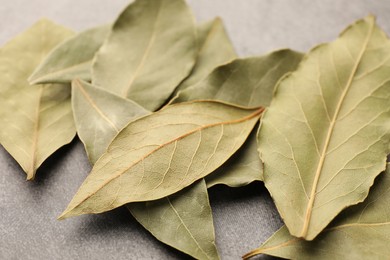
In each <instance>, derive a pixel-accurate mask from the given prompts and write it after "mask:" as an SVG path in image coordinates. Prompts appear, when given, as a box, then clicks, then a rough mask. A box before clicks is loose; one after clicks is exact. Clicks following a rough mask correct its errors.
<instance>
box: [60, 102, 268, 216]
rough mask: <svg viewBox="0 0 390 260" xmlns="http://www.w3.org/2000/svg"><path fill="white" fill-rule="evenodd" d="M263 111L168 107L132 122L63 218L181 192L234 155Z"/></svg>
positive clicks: (199, 104) (214, 105) (203, 105)
mask: <svg viewBox="0 0 390 260" xmlns="http://www.w3.org/2000/svg"><path fill="white" fill-rule="evenodd" d="M262 111H263V109H262V108H256V109H246V108H241V107H236V106H231V105H227V104H224V103H219V102H213V101H199V102H189V103H182V104H176V105H173V106H168V107H166V108H164V109H162V110H160V111H158V112H156V113H153V114H151V115H149V116H145V117H142V118H140V119H137V120H135V121H133V122H132V123H130V124H129V125H128V126H127V127H125V128H124V129H123V130H122V131H121V132H120V133H119V134H118V135H117V136H116V137H115V139H114V141H113V142H112V143H111V145H110V146H109V148H108V150H107V152H106V153H105V154H104V155H103V156H102V157H100V159H99V160H98V161H97V162H96V164H95V166H94V167H93V169H92V172H91V174H90V175H89V176H88V177H87V179H86V180H85V181H84V183H83V184H82V186H81V187H80V189H79V191H78V192H77V194H76V195H75V197H74V198H73V200H72V201H71V202H70V204H69V206H68V208H67V209H66V210H65V211H64V212H63V214H62V215H61V216H60V218H66V217H70V216H76V215H81V214H87V213H100V212H104V211H108V210H111V209H114V208H116V207H119V206H121V205H123V204H126V203H130V202H137V201H149V200H155V199H159V198H163V197H166V196H169V195H171V194H173V193H175V192H177V191H179V190H182V189H183V188H185V187H187V186H189V185H190V184H192V183H193V182H195V181H196V180H198V179H201V178H203V177H205V176H206V175H208V174H209V173H210V172H212V171H214V170H215V169H216V168H218V167H219V166H220V165H221V164H223V163H224V162H225V161H226V160H227V159H228V158H229V157H230V156H231V155H232V154H234V152H235V151H237V149H238V148H239V147H240V146H241V145H242V144H243V143H244V141H245V139H246V138H247V137H248V135H249V133H250V132H251V130H252V129H253V127H254V125H255V124H256V122H257V121H258V119H259V117H260V115H261V113H262Z"/></svg>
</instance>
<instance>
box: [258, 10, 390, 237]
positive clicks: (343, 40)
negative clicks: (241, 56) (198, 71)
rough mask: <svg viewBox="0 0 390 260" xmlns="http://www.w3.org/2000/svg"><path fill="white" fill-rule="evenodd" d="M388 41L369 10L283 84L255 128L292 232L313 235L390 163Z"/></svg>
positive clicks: (267, 178) (269, 183)
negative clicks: (367, 14)
mask: <svg viewBox="0 0 390 260" xmlns="http://www.w3.org/2000/svg"><path fill="white" fill-rule="evenodd" d="M389 57H390V41H389V40H388V38H387V37H386V35H385V34H384V33H383V31H381V30H380V29H379V28H378V27H377V26H376V25H375V19H374V18H373V17H372V16H369V17H367V18H365V19H363V20H359V21H358V22H356V23H355V24H353V25H351V26H350V27H348V28H347V29H346V30H345V31H344V32H343V33H342V34H341V35H340V37H339V38H338V39H337V40H335V41H334V42H331V43H329V44H323V45H320V46H318V47H316V48H314V49H313V50H312V51H311V52H310V53H309V54H308V55H307V56H306V57H305V58H304V60H303V61H302V63H301V64H300V66H299V68H298V70H297V71H295V72H293V73H291V74H290V75H288V76H286V77H285V78H284V79H283V80H282V81H281V82H280V84H279V85H278V87H277V90H276V94H275V97H274V99H273V101H272V104H271V106H270V107H269V109H268V110H267V112H266V113H265V114H264V115H263V117H262V121H261V125H260V131H259V135H258V143H259V152H260V155H261V158H262V160H263V162H264V182H265V185H266V187H267V189H268V190H269V191H270V193H271V196H272V197H273V199H274V200H275V203H276V206H277V209H278V211H279V213H280V214H281V216H282V218H283V220H284V221H285V223H286V226H287V227H288V229H289V231H290V233H291V234H292V235H294V236H297V237H302V238H304V239H306V240H312V239H314V238H315V237H316V236H317V235H318V234H319V233H320V232H321V231H322V230H323V229H324V228H325V227H326V226H327V225H328V224H329V223H330V221H331V220H332V219H333V218H334V217H336V216H337V215H338V214H339V213H340V211H341V210H343V209H344V208H345V207H348V206H350V205H354V204H357V203H359V202H361V201H363V200H364V199H365V198H366V197H367V194H368V190H369V188H370V187H371V185H372V184H373V181H374V178H375V177H376V176H377V175H378V174H379V173H380V172H382V171H383V170H384V169H385V166H386V156H387V154H388V153H389V152H390V151H389V141H390V140H389V139H390V59H389Z"/></svg>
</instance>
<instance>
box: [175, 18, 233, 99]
mask: <svg viewBox="0 0 390 260" xmlns="http://www.w3.org/2000/svg"><path fill="white" fill-rule="evenodd" d="M197 35H198V37H197V38H198V53H197V58H196V63H195V66H194V67H193V69H192V71H191V74H190V75H189V76H188V77H187V78H186V79H185V80H184V81H183V82H182V83H180V85H179V86H178V87H177V88H176V90H175V93H177V92H179V91H180V90H183V89H186V88H188V87H189V86H192V85H194V84H196V83H198V82H199V81H201V80H202V79H204V78H205V77H206V76H207V75H208V74H210V72H212V70H213V69H214V68H216V67H217V66H219V65H222V64H224V63H227V62H229V61H231V60H233V59H235V58H237V55H236V52H235V51H234V48H233V45H232V43H231V42H230V39H229V37H228V35H227V33H226V31H225V28H224V26H223V22H222V20H221V19H220V18H216V19H214V20H212V21H209V22H206V23H203V24H201V25H198V26H197Z"/></svg>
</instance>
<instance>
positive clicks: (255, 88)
mask: <svg viewBox="0 0 390 260" xmlns="http://www.w3.org/2000/svg"><path fill="white" fill-rule="evenodd" d="M301 59H302V54H301V53H299V52H295V51H292V50H288V49H286V50H279V51H275V52H272V53H270V54H267V55H264V56H259V57H249V58H243V59H235V60H233V61H232V62H230V63H228V64H225V65H221V66H219V67H217V68H215V69H214V70H213V71H212V72H211V73H210V75H208V76H207V77H206V78H205V79H204V80H202V81H200V82H199V83H197V84H195V85H193V86H191V87H189V88H187V89H185V90H182V91H180V92H179V93H178V94H177V96H176V97H174V98H173V100H172V101H171V103H179V102H184V101H189V100H199V99H202V100H205V99H213V100H220V101H224V102H228V103H232V104H236V105H240V106H247V107H255V106H268V105H269V104H270V102H271V99H272V94H273V91H274V87H275V85H276V83H277V82H278V80H279V79H280V78H281V77H282V76H283V75H284V74H286V73H287V72H290V71H293V70H295V69H296V68H297V66H298V64H299V62H300V61H301Z"/></svg>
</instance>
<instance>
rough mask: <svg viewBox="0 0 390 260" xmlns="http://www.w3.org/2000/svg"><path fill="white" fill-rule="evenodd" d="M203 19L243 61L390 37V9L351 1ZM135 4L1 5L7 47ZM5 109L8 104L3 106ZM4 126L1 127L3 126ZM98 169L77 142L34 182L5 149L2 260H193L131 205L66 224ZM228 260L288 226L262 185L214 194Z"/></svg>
mask: <svg viewBox="0 0 390 260" xmlns="http://www.w3.org/2000/svg"><path fill="white" fill-rule="evenodd" d="M188 2H189V4H190V6H191V7H192V8H193V12H194V14H195V16H196V18H197V19H198V21H205V20H208V19H212V18H213V17H215V16H220V17H222V19H223V21H224V23H225V26H226V28H227V31H228V33H229V35H230V37H231V39H232V41H233V43H234V46H235V48H236V50H237V52H238V53H239V55H240V56H251V55H262V54H264V53H267V52H270V51H272V50H274V49H280V48H286V47H288V48H292V49H296V50H299V51H308V50H309V49H310V48H311V47H313V46H314V45H317V44H319V43H322V42H327V41H331V40H332V39H334V38H336V37H337V35H338V33H339V32H340V31H342V30H343V29H344V28H345V27H346V26H347V25H348V24H350V23H352V22H353V21H355V20H357V19H359V18H361V17H364V16H365V15H367V14H369V13H372V14H375V15H376V16H377V18H378V23H379V24H380V26H381V27H382V28H383V29H384V30H385V31H386V32H387V33H388V34H389V33H390V19H389V18H390V2H389V1H387V0H383V1H379V0H376V1H374V0H372V1H368V0H367V1H358V0H355V1H350V0H322V1H320V0H300V1H298V0H245V1H244V0H241V1H239V0H189V1H188ZM127 4H128V0H115V1H114V0H77V1H74V0H55V1H54V0H33V1H31V0H1V1H0V45H3V44H4V43H5V42H6V41H7V40H9V39H10V38H12V37H13V36H15V35H16V34H18V33H19V32H21V31H22V30H24V29H26V28H27V27H29V26H31V25H32V23H34V22H35V21H36V20H37V19H39V18H40V17H47V18H50V19H52V20H54V21H56V22H58V23H61V24H63V25H65V26H68V27H70V28H73V29H75V30H83V29H86V28H89V27H92V26H95V25H99V24H103V23H107V22H110V21H112V20H113V19H114V18H115V17H116V16H117V14H118V13H119V12H120V11H121V10H122V9H123V8H124V7H125V6H126V5H127ZM0 109H1V104H0ZM0 127H1V126H0ZM89 170H90V165H89V163H88V160H87V157H86V155H85V152H84V150H83V146H82V144H81V143H80V141H78V140H77V139H76V140H74V141H73V142H72V143H71V144H70V145H68V146H65V147H64V148H61V149H60V150H59V151H58V152H56V153H55V154H54V155H53V156H52V157H50V158H49V159H48V160H47V162H45V163H44V165H43V166H42V167H41V168H40V169H39V170H38V173H37V178H36V180H35V181H33V182H26V181H25V174H24V172H23V171H22V170H21V168H20V167H19V166H18V164H17V163H16V162H15V161H14V160H13V159H12V157H11V156H10V155H9V154H8V153H7V152H6V151H5V150H4V149H3V148H2V147H1V146H0V259H183V258H186V256H185V255H184V254H181V253H178V252H177V251H175V250H174V249H172V248H170V247H168V246H165V245H163V244H161V243H160V242H158V241H157V240H156V239H154V238H153V236H151V235H150V234H149V233H148V232H147V231H145V230H144V229H143V228H142V226H140V225H139V224H138V223H137V222H136V221H135V220H134V218H132V217H131V215H130V214H129V213H128V212H127V211H126V210H125V209H123V208H119V209H117V210H114V211H111V212H108V213H104V214H100V215H93V216H92V215H88V216H81V217H76V218H71V219H69V220H65V221H57V220H56V217H57V216H58V215H59V213H61V212H62V210H63V209H64V208H65V207H66V205H67V203H68V202H69V201H70V199H71V198H72V197H73V195H74V193H75V192H76V190H77V189H78V187H79V186H80V184H81V183H82V181H83V180H84V178H85V177H86V175H87V174H88V172H89ZM210 199H211V205H212V209H213V214H214V223H215V229H216V239H217V245H218V248H219V251H220V254H221V257H222V259H240V256H241V255H242V254H244V253H246V252H247V251H249V250H251V249H253V248H255V247H258V246H259V245H260V244H261V243H262V242H264V241H265V240H266V239H267V238H268V237H269V236H270V235H272V233H273V232H274V231H275V230H277V229H278V227H279V226H281V225H282V221H281V220H280V218H279V215H278V213H277V211H276V209H275V206H274V204H273V202H272V199H271V198H270V196H269V194H268V192H267V190H266V189H265V188H264V186H263V185H262V184H261V183H254V184H251V185H249V186H247V187H244V188H237V189H232V188H227V187H223V186H219V187H216V188H213V189H211V190H210Z"/></svg>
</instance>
